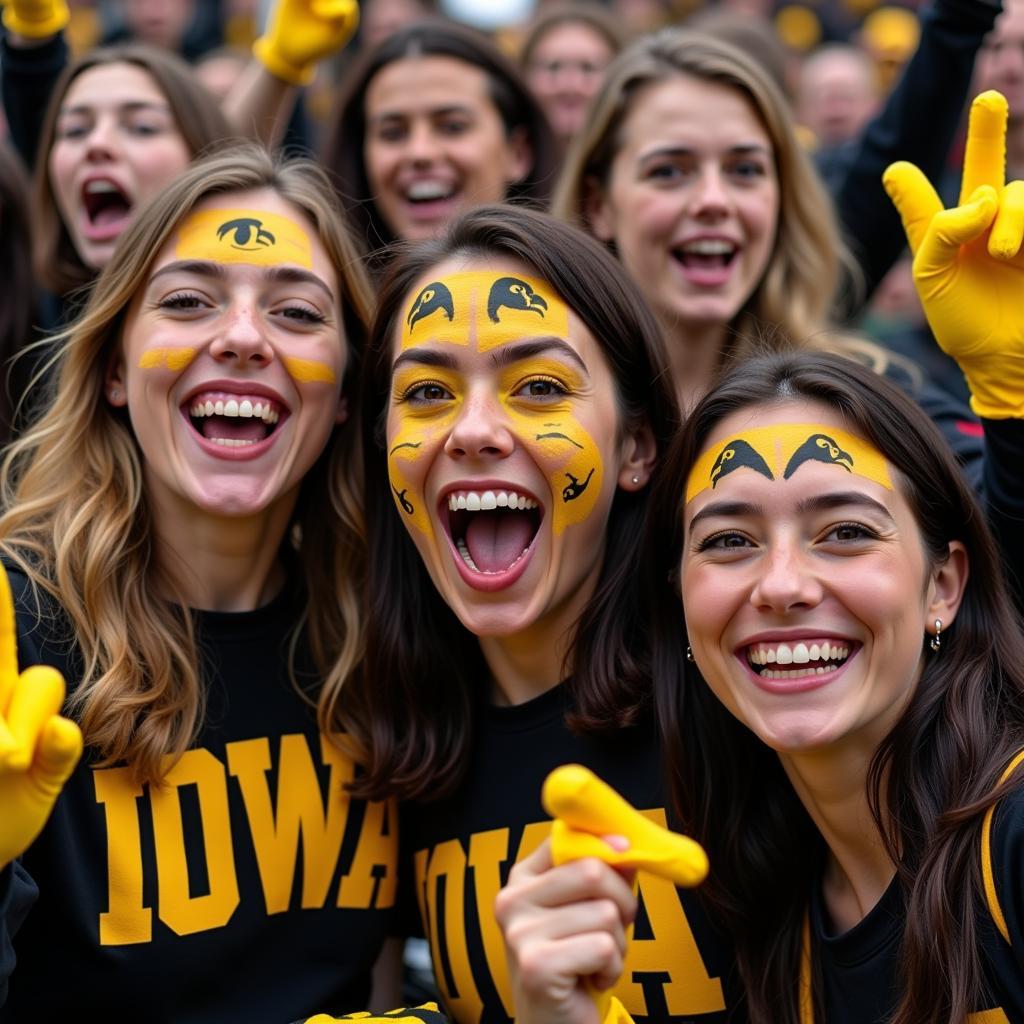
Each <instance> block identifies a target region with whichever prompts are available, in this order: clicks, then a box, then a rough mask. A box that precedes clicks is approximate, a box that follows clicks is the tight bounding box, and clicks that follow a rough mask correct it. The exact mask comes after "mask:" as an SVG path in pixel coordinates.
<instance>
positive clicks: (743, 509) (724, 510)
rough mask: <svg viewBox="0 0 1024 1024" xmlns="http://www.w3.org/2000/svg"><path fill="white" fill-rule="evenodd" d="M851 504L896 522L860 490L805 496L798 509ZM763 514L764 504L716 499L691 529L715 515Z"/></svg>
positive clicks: (804, 510)
mask: <svg viewBox="0 0 1024 1024" xmlns="http://www.w3.org/2000/svg"><path fill="white" fill-rule="evenodd" d="M851 505H853V506H855V507H859V508H865V509H868V510H869V511H871V512H875V513H877V514H879V515H882V516H884V517H885V518H886V519H887V520H889V522H891V523H893V524H895V520H894V519H893V517H892V513H891V512H890V511H889V510H888V509H887V508H886V507H885V506H884V505H883V504H882V503H881V502H880V501H875V499H874V498H869V497H868V496H867V495H866V494H862V493H861V492H860V491H834V492H832V493H830V494H819V495H816V496H815V497H813V498H804V499H803V500H802V501H800V502H798V503H797V506H796V510H797V514H798V515H804V514H806V513H807V512H823V511H828V510H829V509H834V508H849V507H850V506H851ZM763 515H764V506H763V505H754V504H752V503H751V502H746V501H715V502H712V503H711V504H710V505H705V506H704V508H702V509H701V510H700V511H699V512H698V513H697V514H696V515H695V516H694V517H693V519H691V520H690V529H691V530H692V529H693V528H694V527H695V526H696V525H697V524H698V523H699V522H701V520H704V519H711V518H713V517H715V516H722V517H724V518H739V517H741V516H763Z"/></svg>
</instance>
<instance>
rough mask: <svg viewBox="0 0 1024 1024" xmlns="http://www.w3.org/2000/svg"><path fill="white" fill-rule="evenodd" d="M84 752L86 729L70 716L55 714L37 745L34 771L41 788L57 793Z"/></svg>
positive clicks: (44, 728) (44, 727) (33, 773)
mask: <svg viewBox="0 0 1024 1024" xmlns="http://www.w3.org/2000/svg"><path fill="white" fill-rule="evenodd" d="M81 756H82V730H81V729H79V728H78V725H77V724H76V723H75V722H72V721H71V719H70V718H62V717H61V716H60V715H54V716H53V717H52V718H51V719H50V720H49V721H48V722H47V723H46V725H45V726H43V732H42V735H41V736H40V737H39V744H38V746H37V747H36V759H35V763H34V764H33V766H32V775H33V776H34V778H35V781H36V784H37V785H38V786H39V788H40V789H42V790H44V791H47V792H50V793H52V794H53V795H54V796H56V794H57V793H59V792H60V790H61V788H62V787H63V785H64V783H65V782H67V780H68V776H69V775H70V774H71V773H72V772H73V771H74V770H75V765H76V764H78V759H79V758H80V757H81Z"/></svg>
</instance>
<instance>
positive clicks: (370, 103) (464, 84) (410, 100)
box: [366, 55, 490, 119]
mask: <svg viewBox="0 0 1024 1024" xmlns="http://www.w3.org/2000/svg"><path fill="white" fill-rule="evenodd" d="M467 103H470V104H484V103H488V104H489V103H490V91H489V82H488V78H487V74H486V72H485V71H484V70H483V69H482V68H478V67H476V66H475V65H473V64H467V63H466V62H465V61H463V60H459V59H458V58H456V57H436V56H429V55H426V56H419V57H402V58H401V59H400V60H395V61H392V62H391V63H390V64H387V65H385V66H384V67H383V68H381V69H380V71H378V72H377V74H376V75H374V76H373V78H372V79H371V80H370V84H369V86H368V87H367V89H366V116H367V118H368V119H369V118H373V117H380V116H383V115H386V114H391V113H407V112H415V111H417V110H430V109H433V108H435V107H446V106H465V105H466V104H467Z"/></svg>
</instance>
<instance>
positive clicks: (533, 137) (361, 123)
mask: <svg viewBox="0 0 1024 1024" xmlns="http://www.w3.org/2000/svg"><path fill="white" fill-rule="evenodd" d="M411 56H417V57H420V56H426V57H452V58H454V59H455V60H460V61H462V62H463V63H465V64H469V65H471V66H473V67H475V68H480V70H481V71H483V72H484V73H485V74H486V75H487V80H488V83H489V85H490V96H491V101H492V102H493V103H494V106H495V107H496V108H497V111H498V113H499V115H500V116H501V120H502V123H503V124H504V126H505V133H506V135H511V134H512V133H513V132H514V131H515V130H516V129H521V130H522V131H524V132H525V136H526V140H527V142H528V144H529V146H530V152H531V154H532V164H531V167H530V170H529V171H528V172H527V174H526V176H525V177H524V178H523V179H522V180H521V181H517V182H514V183H513V184H512V185H510V186H509V190H508V195H507V197H506V198H507V199H509V200H520V201H527V202H532V203H534V204H535V205H538V206H542V205H545V204H546V203H547V199H548V196H549V194H550V192H551V189H552V187H553V186H554V180H555V176H556V174H557V171H558V166H557V159H558V158H557V155H556V154H557V152H558V147H557V145H556V143H555V139H554V135H553V134H552V132H551V128H550V126H549V125H548V122H547V118H546V117H545V116H544V111H543V110H542V109H541V107H540V104H538V103H537V101H536V100H535V99H534V98H533V94H532V93H531V92H530V90H529V88H528V87H527V85H526V83H525V82H524V81H523V80H522V78H521V76H520V75H519V72H518V71H517V70H516V68H515V67H514V66H513V65H512V64H511V62H510V61H508V60H507V59H506V58H505V57H504V55H503V54H502V53H501V52H500V51H499V50H498V49H497V48H496V47H495V46H494V45H493V44H492V43H491V42H489V41H488V40H487V39H486V38H485V37H484V36H482V35H480V34H479V33H477V32H474V31H472V30H471V29H468V28H464V27H463V26H461V25H455V24H452V23H451V22H445V21H431V20H428V21H422V22H418V23H417V24H414V25H410V26H408V27H407V28H404V29H402V31H400V32H396V33H395V34H394V35H392V36H389V37H388V38H387V39H385V40H383V41H382V42H381V43H379V44H378V45H377V46H376V47H374V48H373V49H371V50H370V51H368V52H367V53H366V54H365V55H364V56H363V57H362V59H361V60H360V61H359V62H358V63H357V64H356V65H355V67H353V68H352V71H351V73H350V74H349V76H348V78H347V79H345V81H344V82H342V85H341V88H340V94H339V96H338V99H337V101H336V104H335V117H334V122H333V124H332V126H331V128H330V130H329V133H328V138H327V143H326V145H325V146H324V150H323V156H322V158H321V163H323V165H324V166H325V167H326V168H327V169H328V170H329V171H331V172H332V174H333V175H334V178H335V182H336V184H337V187H338V190H339V194H340V195H341V199H342V201H343V203H344V204H345V206H346V209H347V212H348V214H349V217H350V219H351V221H352V223H353V225H354V227H355V230H356V232H357V234H359V235H360V236H361V237H362V238H363V240H364V242H365V244H366V246H367V248H368V249H369V250H371V251H375V250H379V249H380V247H381V246H383V245H388V244H389V243H391V242H393V241H395V236H394V233H393V232H392V231H391V229H390V228H389V227H388V225H387V224H385V223H384V221H383V219H382V218H381V216H380V214H379V212H378V211H377V208H376V206H375V205H374V202H373V195H372V193H371V191H370V182H369V179H368V177H367V173H366V162H365V159H364V152H363V151H364V148H365V144H366V91H367V89H368V88H369V87H370V82H372V81H373V79H374V77H375V76H376V75H377V73H378V72H379V71H381V70H382V69H383V68H385V67H387V66H388V65H389V64H393V63H394V62H395V61H399V60H403V59H405V58H406V57H411Z"/></svg>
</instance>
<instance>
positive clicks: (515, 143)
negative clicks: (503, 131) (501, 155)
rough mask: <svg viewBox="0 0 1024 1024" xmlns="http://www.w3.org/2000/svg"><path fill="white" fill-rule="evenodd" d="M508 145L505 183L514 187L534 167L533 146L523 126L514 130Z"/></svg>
mask: <svg viewBox="0 0 1024 1024" xmlns="http://www.w3.org/2000/svg"><path fill="white" fill-rule="evenodd" d="M506 145H507V147H508V155H507V157H506V160H505V181H506V182H507V183H508V184H509V185H514V184H515V183H516V182H518V181H522V180H523V178H525V177H526V176H527V175H528V174H529V173H530V168H531V167H532V166H533V146H531V145H530V139H529V136H528V135H527V133H526V128H525V127H524V126H523V125H519V127H517V128H513V129H512V131H511V132H510V133H509V136H508V141H507V142H506Z"/></svg>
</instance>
